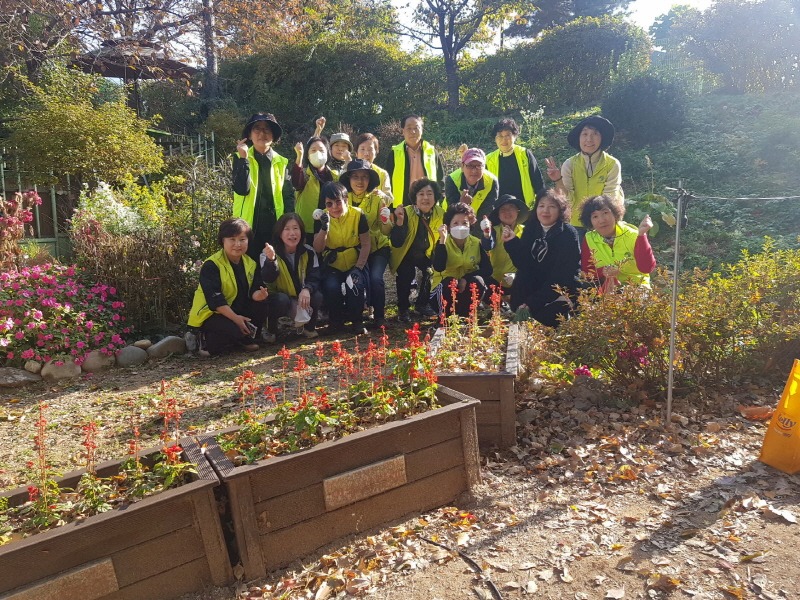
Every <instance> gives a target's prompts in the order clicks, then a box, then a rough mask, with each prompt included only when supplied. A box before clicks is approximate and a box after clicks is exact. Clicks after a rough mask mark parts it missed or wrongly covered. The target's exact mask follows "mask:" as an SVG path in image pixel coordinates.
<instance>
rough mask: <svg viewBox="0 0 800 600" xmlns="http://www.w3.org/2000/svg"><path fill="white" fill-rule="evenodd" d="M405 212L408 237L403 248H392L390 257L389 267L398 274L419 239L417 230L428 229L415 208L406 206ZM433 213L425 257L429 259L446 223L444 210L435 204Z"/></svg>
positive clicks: (429, 225)
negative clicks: (440, 230) (415, 240)
mask: <svg viewBox="0 0 800 600" xmlns="http://www.w3.org/2000/svg"><path fill="white" fill-rule="evenodd" d="M404 210H405V212H406V222H407V223H408V235H407V236H406V239H405V240H404V241H403V245H402V246H400V247H399V248H395V247H394V246H392V253H391V255H390V256H389V267H390V268H391V270H392V272H393V273H396V272H397V267H399V266H400V263H401V262H403V259H404V258H405V257H406V254H408V251H409V249H410V248H411V244H413V243H414V239H415V238H416V237H417V228H419V227H426V225H425V224H424V223H422V217H421V216H420V215H418V214H417V213H416V212H415V211H414V207H413V206H406V207H405V209H404ZM431 212H432V213H433V214H431V221H430V223H429V224H428V226H427V228H428V249H427V250H426V251H425V256H428V257H430V255H431V254H432V253H433V248H434V246H435V245H436V240H438V239H439V227H441V226H442V223H444V209H443V208H442V207H441V206H439V205H438V204H434V205H433V209H431Z"/></svg>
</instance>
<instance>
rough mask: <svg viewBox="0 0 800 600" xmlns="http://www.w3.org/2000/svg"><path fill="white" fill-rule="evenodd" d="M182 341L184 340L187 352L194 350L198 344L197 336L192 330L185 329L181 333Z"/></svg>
mask: <svg viewBox="0 0 800 600" xmlns="http://www.w3.org/2000/svg"><path fill="white" fill-rule="evenodd" d="M183 341H184V342H186V350H187V352H196V351H197V349H198V347H199V345H198V343H197V336H196V335H195V333H194V331H187V332H186V333H185V334H184V335H183Z"/></svg>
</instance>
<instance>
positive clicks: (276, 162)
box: [233, 146, 289, 227]
mask: <svg viewBox="0 0 800 600" xmlns="http://www.w3.org/2000/svg"><path fill="white" fill-rule="evenodd" d="M254 152H255V149H254V147H253V146H250V149H249V150H248V151H247V162H248V163H249V165H250V191H249V192H248V193H247V195H246V196H240V195H239V194H237V193H236V192H234V193H233V216H234V217H238V218H240V219H244V220H245V221H247V223H248V224H249V225H250V226H251V227H252V225H253V213H254V212H255V209H256V194H257V193H258V162H257V161H256V157H255V155H254V154H253V153H254ZM288 164H289V161H288V160H287V159H285V158H284V157H282V156H281V155H280V154H278V153H277V152H275V151H274V150H273V152H272V161H271V162H270V166H271V169H270V170H271V171H272V177H271V178H270V179H271V183H272V201H273V202H274V203H275V218H280V217H281V215H283V178H284V177H285V176H286V167H287V165H288Z"/></svg>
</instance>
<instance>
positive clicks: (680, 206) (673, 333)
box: [667, 182, 688, 426]
mask: <svg viewBox="0 0 800 600" xmlns="http://www.w3.org/2000/svg"><path fill="white" fill-rule="evenodd" d="M681 184H682V182H679V183H678V189H677V190H675V191H677V192H678V203H677V209H676V212H677V215H676V216H677V218H676V224H675V256H674V260H673V263H672V305H671V307H670V318H669V370H668V375H667V426H669V424H670V423H671V422H672V389H673V383H674V380H675V338H676V337H677V322H678V315H677V312H678V311H677V308H678V272H679V270H680V263H679V262H678V260H679V257H680V243H681V225H682V222H683V211H684V210H685V208H684V201H685V200H686V198H687V197H688V194H687V193H686V192H684V191H683V189H682V185H681ZM667 189H671V188H667Z"/></svg>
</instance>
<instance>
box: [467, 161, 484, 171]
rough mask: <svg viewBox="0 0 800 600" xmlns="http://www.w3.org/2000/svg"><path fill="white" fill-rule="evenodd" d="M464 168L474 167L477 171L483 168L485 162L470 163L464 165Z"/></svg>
mask: <svg viewBox="0 0 800 600" xmlns="http://www.w3.org/2000/svg"><path fill="white" fill-rule="evenodd" d="M464 168H466V169H473V170H476V171H477V170H478V169H482V168H483V163H479V162H476V163H469V164H468V165H464Z"/></svg>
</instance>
